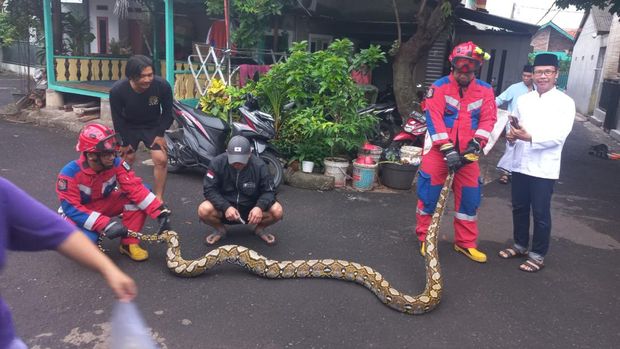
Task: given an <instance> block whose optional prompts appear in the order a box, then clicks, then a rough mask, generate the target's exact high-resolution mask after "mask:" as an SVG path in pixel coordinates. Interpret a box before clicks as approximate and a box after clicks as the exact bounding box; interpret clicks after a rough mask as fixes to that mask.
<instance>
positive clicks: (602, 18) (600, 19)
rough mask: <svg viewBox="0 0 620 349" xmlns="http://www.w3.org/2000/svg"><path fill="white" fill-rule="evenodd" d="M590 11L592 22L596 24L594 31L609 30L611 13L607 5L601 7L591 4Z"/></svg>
mask: <svg viewBox="0 0 620 349" xmlns="http://www.w3.org/2000/svg"><path fill="white" fill-rule="evenodd" d="M590 13H591V14H592V19H593V20H594V24H595V25H596V31H597V32H609V28H610V27H611V21H612V15H611V13H609V7H608V8H604V9H602V8H600V7H596V6H593V7H592V10H591V12H590Z"/></svg>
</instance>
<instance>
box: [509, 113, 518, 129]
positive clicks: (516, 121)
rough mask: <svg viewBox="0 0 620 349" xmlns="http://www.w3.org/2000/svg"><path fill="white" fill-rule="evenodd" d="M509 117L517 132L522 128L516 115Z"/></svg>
mask: <svg viewBox="0 0 620 349" xmlns="http://www.w3.org/2000/svg"><path fill="white" fill-rule="evenodd" d="M508 117H509V118H510V126H512V127H513V128H515V129H517V130H518V129H520V128H521V125H519V118H517V117H516V116H514V115H510V116H508Z"/></svg>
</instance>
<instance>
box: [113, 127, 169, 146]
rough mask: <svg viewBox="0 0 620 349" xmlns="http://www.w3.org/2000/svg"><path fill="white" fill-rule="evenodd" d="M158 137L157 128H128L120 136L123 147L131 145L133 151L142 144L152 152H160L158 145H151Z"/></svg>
mask: <svg viewBox="0 0 620 349" xmlns="http://www.w3.org/2000/svg"><path fill="white" fill-rule="evenodd" d="M157 136H159V129H158V128H128V129H126V130H125V131H124V132H123V133H122V134H121V138H122V139H123V146H128V145H131V147H132V148H133V150H134V151H135V150H138V145H139V144H140V142H142V143H144V146H145V147H147V148H149V149H152V150H161V147H160V146H159V145H158V144H154V145H153V146H152V147H151V145H152V144H153V141H154V140H155V137H157Z"/></svg>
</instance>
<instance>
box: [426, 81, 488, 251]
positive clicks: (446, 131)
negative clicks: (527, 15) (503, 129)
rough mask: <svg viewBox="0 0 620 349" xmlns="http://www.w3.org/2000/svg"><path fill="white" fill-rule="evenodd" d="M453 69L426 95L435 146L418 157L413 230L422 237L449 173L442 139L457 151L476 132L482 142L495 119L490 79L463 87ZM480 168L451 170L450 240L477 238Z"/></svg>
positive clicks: (463, 243) (468, 243) (471, 243)
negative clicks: (451, 229)
mask: <svg viewBox="0 0 620 349" xmlns="http://www.w3.org/2000/svg"><path fill="white" fill-rule="evenodd" d="M460 93H461V92H460V87H459V85H458V83H457V82H456V80H455V79H454V77H453V76H452V75H449V76H445V77H443V78H441V79H439V80H437V81H435V83H434V84H433V85H432V86H431V87H430V89H429V91H428V93H427V95H426V100H425V101H426V108H425V113H426V121H427V125H428V132H429V134H430V137H431V140H432V141H433V146H432V148H431V150H430V151H429V152H428V153H427V154H425V155H424V156H423V157H422V164H421V165H420V173H419V177H418V184H417V193H418V205H417V209H416V220H417V225H416V228H415V231H416V234H417V235H418V239H419V240H420V241H424V239H425V238H426V231H427V230H428V226H429V225H430V223H431V218H432V214H433V212H434V211H435V206H436V205H437V199H438V198H439V192H440V191H441V187H442V186H443V183H444V182H445V180H446V177H447V175H448V166H447V164H446V161H445V160H444V155H443V153H442V152H441V151H440V150H439V148H440V147H441V145H443V144H446V143H448V142H451V143H452V144H454V146H455V149H456V150H457V151H458V152H459V153H463V151H464V150H465V149H466V148H467V143H469V141H470V140H472V139H473V138H474V137H475V138H478V139H479V140H480V141H481V147H484V145H485V144H486V142H487V140H488V137H489V135H490V133H491V130H492V129H493V126H494V125H495V121H496V120H497V110H496V105H495V95H494V93H493V89H492V88H491V85H489V84H487V83H486V82H483V81H480V80H478V79H474V80H472V82H471V83H470V84H469V86H468V87H467V90H466V91H463V92H462V95H461V94H460ZM479 177H480V168H479V166H478V162H473V163H470V164H467V165H464V166H463V167H461V168H460V169H459V170H458V171H457V172H456V174H455V176H454V183H453V185H452V191H453V192H454V206H455V211H456V213H455V216H454V235H455V238H454V240H455V241H454V242H455V243H456V244H457V245H458V246H460V247H463V248H475V247H476V240H477V238H478V225H477V222H476V220H477V209H478V206H479V205H480V196H481V195H480V180H479Z"/></svg>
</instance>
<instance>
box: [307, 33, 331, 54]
mask: <svg viewBox="0 0 620 349" xmlns="http://www.w3.org/2000/svg"><path fill="white" fill-rule="evenodd" d="M332 39H333V36H331V35H323V34H310V35H309V36H308V42H309V43H310V52H316V51H321V50H325V49H326V48H327V46H329V44H331V42H332Z"/></svg>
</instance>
